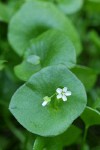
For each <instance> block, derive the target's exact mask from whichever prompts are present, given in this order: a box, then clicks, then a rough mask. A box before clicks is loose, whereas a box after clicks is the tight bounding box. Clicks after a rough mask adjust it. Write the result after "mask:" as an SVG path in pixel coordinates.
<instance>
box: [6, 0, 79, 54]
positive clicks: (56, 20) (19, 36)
mask: <svg viewBox="0 0 100 150" xmlns="http://www.w3.org/2000/svg"><path fill="white" fill-rule="evenodd" d="M51 28H53V29H59V30H61V31H63V32H65V33H66V35H67V36H69V38H70V39H71V40H72V42H73V43H74V45H75V47H76V53H77V54H79V53H80V50H81V46H80V41H79V37H78V35H77V32H76V30H75V28H74V27H73V25H72V23H71V22H70V20H69V19H68V18H67V17H65V16H64V14H62V13H61V12H60V11H59V10H58V9H57V8H56V7H55V6H54V5H53V4H52V3H49V2H40V1H33V2H27V3H25V4H24V5H23V7H22V8H21V9H20V10H19V11H18V12H17V13H16V15H14V17H13V18H12V20H11V22H10V26H9V34H8V37H9V41H10V43H11V45H12V47H13V48H14V50H15V51H16V52H17V53H18V54H19V55H23V53H24V51H25V50H26V48H27V47H28V44H29V41H30V40H31V39H32V38H35V37H37V36H38V35H40V34H42V33H43V32H44V31H47V30H48V29H51ZM48 36H49V35H48Z"/></svg>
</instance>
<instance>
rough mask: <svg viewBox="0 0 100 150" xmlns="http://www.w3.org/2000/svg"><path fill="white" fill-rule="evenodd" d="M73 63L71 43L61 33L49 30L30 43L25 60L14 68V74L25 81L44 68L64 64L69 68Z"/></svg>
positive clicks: (73, 56)
mask: <svg viewBox="0 0 100 150" xmlns="http://www.w3.org/2000/svg"><path fill="white" fill-rule="evenodd" d="M48 35H49V36H48ZM75 63H76V55H75V49H74V46H73V44H72V42H71V41H70V40H69V39H68V38H67V37H66V35H65V34H64V33H62V32H61V31H59V30H58V31H57V30H50V31H47V32H45V33H43V34H42V35H40V36H38V37H37V38H36V39H34V40H32V41H31V45H30V47H29V48H28V50H27V52H26V56H25V59H24V61H23V62H22V63H21V64H20V65H17V66H16V67H15V73H16V75H17V76H18V77H19V78H20V79H22V80H25V81H27V80H28V78H29V77H30V76H31V75H32V74H34V73H35V72H36V71H39V69H42V68H44V67H46V66H52V65H58V64H64V65H65V66H67V67H68V68H71V67H73V66H74V65H75Z"/></svg>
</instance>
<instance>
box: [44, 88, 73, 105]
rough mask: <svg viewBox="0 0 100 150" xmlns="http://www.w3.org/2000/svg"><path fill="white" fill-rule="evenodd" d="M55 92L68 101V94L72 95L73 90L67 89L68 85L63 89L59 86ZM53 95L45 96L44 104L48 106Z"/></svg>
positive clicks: (57, 95)
mask: <svg viewBox="0 0 100 150" xmlns="http://www.w3.org/2000/svg"><path fill="white" fill-rule="evenodd" d="M55 94H56V97H57V99H62V100H63V101H67V96H71V94H72V93H71V91H68V90H67V87H64V88H63V89H61V88H57V89H56V93H55ZM55 94H54V95H55ZM54 95H53V96H54ZM53 96H51V97H53ZM51 97H48V96H45V97H44V98H43V99H44V101H43V103H42V106H46V105H47V104H48V103H49V102H50V101H51Z"/></svg>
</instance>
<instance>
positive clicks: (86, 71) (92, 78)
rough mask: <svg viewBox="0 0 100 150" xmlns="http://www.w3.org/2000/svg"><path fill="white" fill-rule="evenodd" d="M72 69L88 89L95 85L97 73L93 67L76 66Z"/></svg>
mask: <svg viewBox="0 0 100 150" xmlns="http://www.w3.org/2000/svg"><path fill="white" fill-rule="evenodd" d="M71 71H72V72H73V73H74V74H75V75H76V76H77V77H78V78H79V79H80V80H81V81H82V83H83V84H84V86H85V88H86V90H87V91H89V90H90V89H91V88H92V87H93V86H94V84H95V82H96V79H97V73H96V71H94V70H93V69H91V68H88V67H84V66H75V67H74V68H72V69H71Z"/></svg>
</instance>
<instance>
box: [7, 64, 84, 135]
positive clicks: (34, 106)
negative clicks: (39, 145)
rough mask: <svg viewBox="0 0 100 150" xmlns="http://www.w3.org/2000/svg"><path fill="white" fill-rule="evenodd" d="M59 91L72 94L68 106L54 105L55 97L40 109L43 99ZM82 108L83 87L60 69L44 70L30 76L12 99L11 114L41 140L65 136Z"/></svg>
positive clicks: (74, 78)
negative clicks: (61, 134) (68, 91)
mask: <svg viewBox="0 0 100 150" xmlns="http://www.w3.org/2000/svg"><path fill="white" fill-rule="evenodd" d="M59 75H60V76H59ZM76 85H77V86H78V88H77V87H76ZM58 87H68V88H69V89H70V90H71V92H72V96H71V97H69V98H68V102H65V103H63V102H62V101H58V102H57V98H56V96H54V97H53V98H52V102H51V103H50V104H49V105H48V106H47V107H45V108H43V106H42V102H43V98H44V97H45V96H49V97H50V96H51V95H53V94H54V93H55V91H56V89H57V88H58ZM79 89H80V92H79ZM27 97H28V100H27ZM85 106H86V94H85V90H84V87H83V85H82V83H81V82H80V81H79V80H78V79H77V78H76V77H75V76H74V75H73V74H72V73H71V72H70V71H69V70H67V68H66V67H64V66H62V65H61V66H55V67H47V68H45V69H43V70H41V71H39V72H38V73H36V74H35V75H33V76H32V77H31V78H30V79H29V80H28V81H27V82H26V84H24V85H23V86H22V87H21V88H19V90H17V92H16V93H15V94H14V96H13V97H12V100H11V103H10V111H11V112H12V114H13V115H14V116H15V117H16V119H17V120H18V121H19V122H20V123H21V124H22V125H23V126H24V127H25V128H26V129H27V130H29V131H31V132H33V133H36V134H39V135H42V136H53V135H58V134H60V133H62V132H64V131H65V130H66V129H67V128H68V127H69V126H70V125H71V123H72V122H73V121H74V120H75V119H76V118H77V117H78V116H79V115H80V114H81V113H82V112H83V110H84V108H85ZM37 110H38V113H37ZM29 116H30V117H29ZM44 124H45V126H44ZM56 126H57V128H56Z"/></svg>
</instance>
